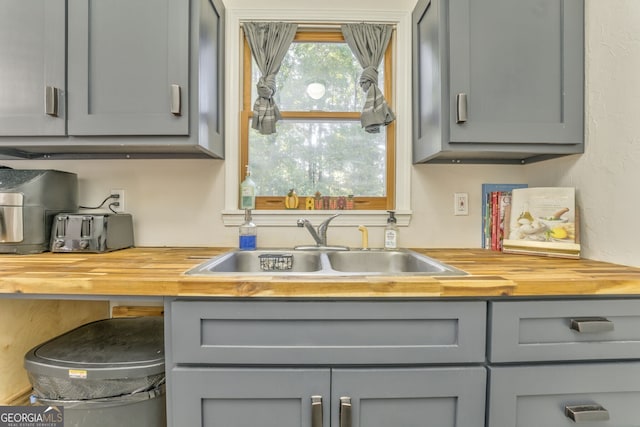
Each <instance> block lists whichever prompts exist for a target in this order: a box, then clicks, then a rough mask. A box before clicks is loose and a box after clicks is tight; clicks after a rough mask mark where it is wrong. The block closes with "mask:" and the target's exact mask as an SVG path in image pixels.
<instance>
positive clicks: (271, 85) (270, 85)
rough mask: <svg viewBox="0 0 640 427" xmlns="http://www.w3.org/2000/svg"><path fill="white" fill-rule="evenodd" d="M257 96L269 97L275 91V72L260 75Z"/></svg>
mask: <svg viewBox="0 0 640 427" xmlns="http://www.w3.org/2000/svg"><path fill="white" fill-rule="evenodd" d="M256 87H257V89H258V96H259V97H260V98H265V99H271V98H272V97H273V95H274V94H275V93H276V76H275V74H267V75H266V76H262V77H260V79H259V80H258V84H257V85H256Z"/></svg>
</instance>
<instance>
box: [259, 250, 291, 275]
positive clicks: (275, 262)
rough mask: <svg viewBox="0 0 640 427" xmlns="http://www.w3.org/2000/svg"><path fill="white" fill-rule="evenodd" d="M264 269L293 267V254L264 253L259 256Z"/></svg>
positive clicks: (286, 269) (275, 269)
mask: <svg viewBox="0 0 640 427" xmlns="http://www.w3.org/2000/svg"><path fill="white" fill-rule="evenodd" d="M258 259H259V260H260V270H262V271H288V270H292V269H293V255H292V254H264V255H260V256H258Z"/></svg>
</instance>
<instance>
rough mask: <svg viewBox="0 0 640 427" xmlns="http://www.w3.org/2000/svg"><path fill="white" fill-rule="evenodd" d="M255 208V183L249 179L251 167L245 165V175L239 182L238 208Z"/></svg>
mask: <svg viewBox="0 0 640 427" xmlns="http://www.w3.org/2000/svg"><path fill="white" fill-rule="evenodd" d="M255 208H256V183H255V182H253V180H252V179H251V169H250V168H249V165H247V175H246V177H245V178H244V181H242V182H241V183H240V209H255Z"/></svg>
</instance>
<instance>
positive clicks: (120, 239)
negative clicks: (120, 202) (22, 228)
mask: <svg viewBox="0 0 640 427" xmlns="http://www.w3.org/2000/svg"><path fill="white" fill-rule="evenodd" d="M131 246H133V221H132V218H131V215H130V214H126V213H119V214H111V213H95V214H88V213H63V214H58V215H56V217H55V219H54V221H53V227H52V230H51V252H96V253H98V252H110V251H115V250H117V249H124V248H129V247H131Z"/></svg>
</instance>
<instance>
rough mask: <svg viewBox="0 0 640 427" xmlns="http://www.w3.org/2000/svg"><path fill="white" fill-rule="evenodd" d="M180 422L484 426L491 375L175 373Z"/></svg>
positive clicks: (466, 371) (462, 371) (287, 426)
mask: <svg viewBox="0 0 640 427" xmlns="http://www.w3.org/2000/svg"><path fill="white" fill-rule="evenodd" d="M172 378H173V380H172V381H173V383H172V393H173V394H174V400H173V425H175V426H178V425H179V426H218V425H223V426H225V427H246V426H254V425H260V426H266V427H270V426H272V427H323V426H324V427H329V426H341V427H388V426H403V427H412V426H415V427H418V426H424V425H433V426H438V427H477V426H481V425H482V424H483V423H484V406H485V399H484V393H485V387H486V371H485V369H484V368H482V367H462V368H431V369H429V368H406V369H401V368H375V369H374V368H370V369H364V368H354V369H339V368H334V369H329V368H307V369H304V368H300V369H298V368H287V369H276V368H235V367H224V368H210V367H209V368H201V367H197V368H193V367H178V368H174V370H173V372H172Z"/></svg>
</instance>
